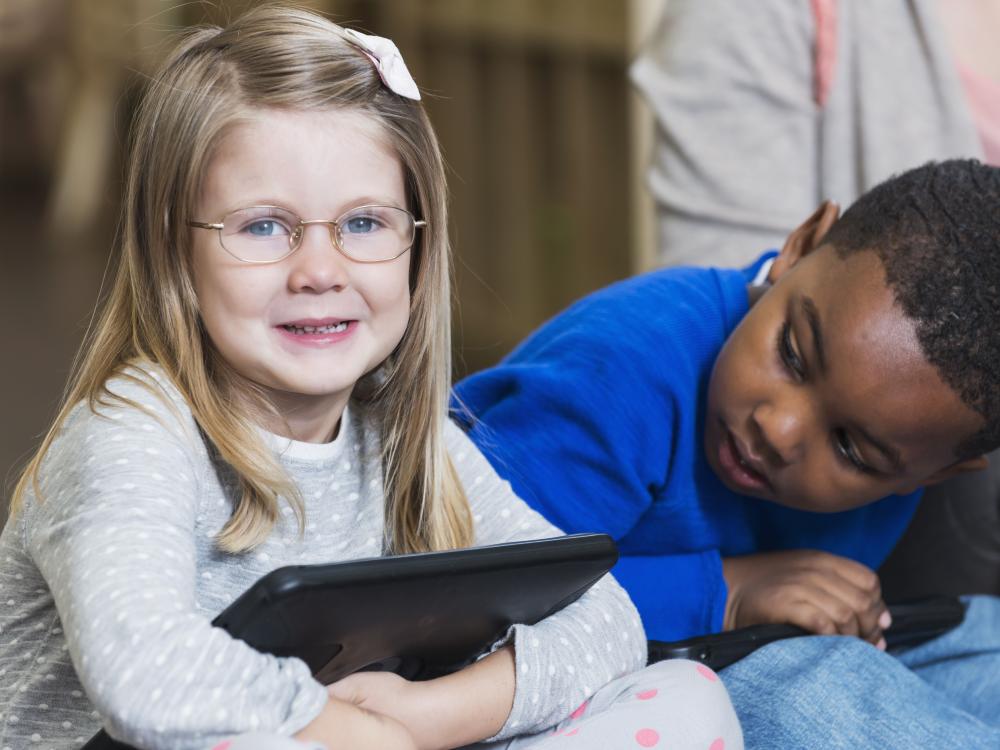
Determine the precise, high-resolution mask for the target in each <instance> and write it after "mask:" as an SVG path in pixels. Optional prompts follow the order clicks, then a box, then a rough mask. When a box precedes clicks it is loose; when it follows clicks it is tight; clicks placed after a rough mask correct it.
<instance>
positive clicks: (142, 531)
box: [0, 7, 741, 750]
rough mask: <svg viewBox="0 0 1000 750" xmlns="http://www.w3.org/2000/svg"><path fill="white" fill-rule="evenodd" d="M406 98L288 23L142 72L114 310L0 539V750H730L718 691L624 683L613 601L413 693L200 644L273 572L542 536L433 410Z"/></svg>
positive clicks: (371, 41)
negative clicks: (103, 739) (147, 81)
mask: <svg viewBox="0 0 1000 750" xmlns="http://www.w3.org/2000/svg"><path fill="white" fill-rule="evenodd" d="M418 98H419V93H418V91H417V87H416V85H415V84H414V83H413V81H412V79H411V78H410V77H409V74H408V73H407V72H406V68H405V66H404V65H403V62H402V59H401V58H400V57H399V55H398V52H397V51H396V49H395V47H394V46H393V45H392V43H391V42H388V41H387V40H383V39H377V38H373V37H367V36H364V35H360V34H356V33H354V32H350V31H348V30H344V29H341V28H339V27H337V26H335V25H333V24H331V23H329V22H327V21H326V20H324V19H322V18H320V17H317V16H315V15H311V14H309V13H306V12H303V11H293V10H282V9H278V8H273V7H266V8H259V9H257V10H255V11H252V12H250V13H248V14H247V15H245V16H244V17H243V18H242V19H240V20H238V21H236V22H234V23H233V24H231V25H230V26H229V27H228V28H225V29H218V28H209V29H202V30H199V31H196V32H194V33H192V34H191V35H189V36H188V37H187V39H186V40H185V41H184V42H183V43H182V44H181V45H180V47H179V48H178V49H177V51H176V52H175V53H174V54H173V55H172V56H171V57H170V59H169V60H167V62H166V63H165V64H164V66H163V68H162V70H161V71H160V72H159V74H158V75H156V76H155V77H154V79H153V82H152V84H151V86H150V88H149V90H148V92H147V94H146V96H145V99H144V101H143V103H142V105H141V107H140V110H139V113H138V118H137V121H136V125H135V129H134V132H133V138H132V146H131V154H130V162H129V169H130V171H129V179H128V184H127V193H126V204H125V218H124V231H123V238H122V257H121V261H120V266H119V269H118V273H117V276H116V279H115V282H114V286H113V288H112V291H111V294H110V297H109V299H108V300H107V303H106V305H105V307H104V310H103V312H102V314H101V316H100V318H99V320H98V322H97V324H96V325H95V327H94V330H93V332H92V334H91V335H90V338H89V340H88V341H87V343H86V344H85V346H84V348H83V350H82V351H83V354H82V357H81V360H80V363H79V367H78V370H77V373H76V375H75V377H74V379H73V381H72V383H71V384H70V388H69V391H68V397H67V399H66V404H65V406H64V408H63V409H62V411H61V413H60V414H59V415H58V417H57V419H56V421H55V424H54V426H53V427H52V429H51V430H50V432H49V434H48V435H47V436H46V437H45V440H44V442H43V443H42V446H41V448H40V450H39V452H38V454H37V455H36V456H35V458H34V459H33V461H32V462H31V463H30V465H29V466H28V467H27V469H26V471H25V473H24V475H23V476H22V478H21V481H20V483H19V484H18V486H17V488H16V490H15V495H14V498H13V504H12V512H11V520H10V522H9V523H8V524H7V526H6V528H5V529H4V532H3V536H2V540H0V546H2V548H3V549H2V555H3V560H4V563H3V566H2V573H0V578H2V581H0V584H2V587H3V600H4V601H5V602H6V604H5V607H4V610H3V622H2V633H3V639H2V643H0V675H2V676H3V683H2V689H0V711H2V720H0V721H2V723H0V727H2V729H0V746H4V747H6V746H10V747H19V748H20V747H29V746H34V745H35V743H41V744H39V745H38V746H39V747H46V748H49V747H51V748H71V747H74V748H75V747H79V746H80V744H81V743H82V742H83V741H84V740H85V738H87V737H89V736H90V734H92V733H93V732H94V731H96V730H97V729H98V728H99V727H100V726H101V724H102V723H103V725H104V726H105V727H106V728H107V730H108V731H109V733H110V734H111V735H112V736H114V737H115V738H118V739H120V740H122V741H124V742H126V743H128V744H131V745H135V746H138V747H142V748H170V749H171V750H178V749H187V748H192V749H197V750H202V749H203V748H208V747H211V746H212V745H213V744H214V743H217V742H219V741H220V740H222V739H224V738H225V737H227V736H236V739H235V741H234V743H233V745H232V747H234V748H235V747H239V746H240V745H244V746H247V747H252V746H272V747H279V746H282V745H284V744H287V743H292V742H293V740H291V739H287V738H289V737H292V736H294V737H295V738H296V739H297V740H300V741H305V742H317V743H322V745H324V746H325V747H327V748H330V750H335V749H337V748H450V747H457V746H461V745H465V744H468V743H471V742H477V741H481V740H484V739H487V738H492V740H493V741H496V742H501V743H504V744H505V745H506V746H508V747H514V746H517V747H522V746H524V747H528V746H530V747H542V746H548V745H549V744H558V743H563V742H573V743H574V744H577V745H579V746H580V747H595V748H596V747H609V746H629V745H636V743H638V746H644V747H653V746H655V745H656V744H658V742H659V738H660V736H661V734H662V735H663V736H664V737H668V736H669V739H670V746H671V747H675V748H676V747H698V748H709V747H711V748H713V750H721V748H723V747H726V748H739V747H741V738H740V732H739V727H738V724H737V722H736V719H735V716H734V714H733V712H732V708H731V706H730V704H729V701H728V697H727V695H726V693H725V691H724V688H722V686H721V683H719V682H718V681H717V680H716V679H715V677H714V675H713V674H711V673H710V672H707V671H702V672H699V670H698V668H697V667H696V665H694V664H691V663H686V662H676V663H669V664H664V665H660V666H658V667H656V668H653V669H651V670H645V671H642V672H639V673H637V674H634V675H632V676H629V677H625V675H628V674H629V673H631V672H633V670H636V669H637V668H639V667H641V666H642V664H643V662H644V658H645V637H644V634H643V631H642V628H641V625H640V622H639V619H638V617H637V615H636V612H635V609H634V608H633V607H632V605H631V603H630V602H629V600H628V598H627V596H626V595H625V594H624V592H623V591H622V589H621V588H620V587H619V586H618V585H617V584H616V583H615V582H614V580H612V579H611V578H610V577H606V578H605V579H604V580H602V581H601V582H599V583H598V584H597V585H595V586H594V587H593V588H592V589H591V590H590V591H589V592H588V593H587V594H586V595H585V596H584V597H582V598H581V599H580V600H579V601H578V602H577V603H575V604H572V605H570V606H569V607H567V608H566V609H565V610H563V611H561V612H559V613H558V614H555V615H553V616H552V617H550V618H548V619H546V620H545V621H543V622H541V623H539V624H538V625H536V626H532V627H527V626H520V625H519V626H516V627H514V628H512V629H511V632H510V633H509V634H508V636H507V637H506V638H505V639H504V641H503V642H502V643H499V644H497V646H496V647H495V648H494V649H493V651H492V653H490V654H489V655H487V656H485V657H484V658H482V659H481V660H480V661H478V662H477V663H475V664H474V665H472V666H470V667H468V668H467V669H465V670H463V671H462V672H459V673H457V674H454V675H450V676H448V677H444V678H442V679H439V680H432V681H429V682H423V683H410V682H407V681H405V680H402V679H401V678H398V677H396V676H395V675H391V674H371V673H369V674H359V675H355V676H352V677H349V678H347V679H346V680H343V681H341V682H339V683H337V684H334V685H332V686H330V687H329V688H327V687H325V686H323V685H321V684H320V683H318V682H316V681H315V680H314V679H313V678H312V676H311V675H310V674H309V671H308V669H307V668H306V667H305V665H304V663H303V662H301V661H299V660H297V659H294V658H277V657H274V656H271V655H266V654H262V653H259V652H257V651H255V650H253V649H251V648H250V647H248V646H247V645H246V644H244V643H242V642H240V641H236V640H234V639H232V638H230V637H229V636H227V635H226V634H225V633H224V632H222V631H221V630H218V629H215V628H212V627H211V626H210V620H211V618H212V616H213V615H215V614H216V613H218V612H219V611H220V610H222V609H223V608H224V607H225V606H226V605H227V604H228V603H229V602H230V601H231V600H232V599H233V598H234V597H235V596H237V595H238V594H239V593H240V592H241V591H243V590H244V589H246V588H247V587H248V586H249V585H250V584H251V583H252V582H253V581H254V580H256V579H258V578H259V577H260V576H262V575H264V574H265V573H267V572H269V571H270V570H273V569H274V568H276V567H279V566H282V565H287V564H299V563H321V562H330V561H333V560H344V559H350V558H357V557H366V556H372V555H378V554H397V553H406V552H417V551H425V550H440V549H447V548H454V547H461V546H467V545H470V544H477V543H495V542H503V541H510V540H515V539H527V538H533V537H544V536H552V535H554V534H557V533H559V532H558V531H557V530H556V529H555V528H553V527H552V526H550V525H549V524H548V523H546V522H545V521H544V520H543V519H542V518H541V517H540V516H538V515H536V514H535V513H533V512H532V511H530V510H529V509H528V508H527V507H526V506H525V505H523V504H522V503H521V502H520V501H519V500H518V499H517V498H516V497H515V496H513V494H512V493H511V491H510V488H509V486H508V485H507V484H506V483H504V482H502V481H500V480H499V479H498V478H497V476H496V475H495V474H494V473H493V471H492V470H491V469H490V467H489V465H488V463H487V462H486V461H485V460H484V459H483V458H482V456H481V455H480V454H479V453H478V451H477V450H476V449H475V448H474V447H473V446H472V444H471V443H470V442H469V441H468V440H467V439H466V437H465V436H464V435H463V434H462V433H461V432H460V431H459V430H458V429H457V428H456V427H455V426H454V425H453V424H452V423H451V422H449V421H448V419H447V416H446V408H447V397H448V388H449V385H448V384H449V367H448V360H449V356H450V342H449V325H450V323H449V287H448V276H449V248H448V241H447V231H446V230H447V217H446V211H445V182H444V172H443V167H442V161H441V156H440V153H439V151H438V146H437V142H436V140H435V137H434V135H433V132H432V130H431V127H430V124H429V122H428V120H427V117H426V115H425V114H424V111H423V109H422V108H421V106H420V104H419V103H418V101H417V99H418ZM606 683H610V684H606ZM602 684H604V685H605V687H603V688H601V685H602ZM588 699H589V702H588V703H586V704H585V705H581V703H582V702H583V701H585V700H588ZM577 706H580V707H579V708H577V710H576V711H573V709H574V707H577ZM571 712H573V713H572V714H571ZM554 726H555V727H556V729H557V731H556V734H554V735H553V734H551V733H550V732H548V731H546V730H550V729H551V728H552V727H554ZM542 732H545V734H544V735H543V734H541V733H542ZM262 733H263V734H262ZM269 737H270V739H269ZM282 738H286V739H282ZM685 743H686V744H685Z"/></svg>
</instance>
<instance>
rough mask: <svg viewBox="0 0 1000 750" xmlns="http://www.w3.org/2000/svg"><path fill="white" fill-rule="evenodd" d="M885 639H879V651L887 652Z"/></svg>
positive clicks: (877, 646)
mask: <svg viewBox="0 0 1000 750" xmlns="http://www.w3.org/2000/svg"><path fill="white" fill-rule="evenodd" d="M885 645H886V644H885V638H879V639H878V643H876V644H875V648H877V649H878V650H879V651H885Z"/></svg>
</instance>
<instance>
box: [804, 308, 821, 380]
mask: <svg viewBox="0 0 1000 750" xmlns="http://www.w3.org/2000/svg"><path fill="white" fill-rule="evenodd" d="M802 311H803V312H804V313H805V314H806V320H807V321H808V323H809V328H810V330H811V331H812V338H813V349H815V350H816V359H817V360H819V369H820V372H822V373H823V374H826V349H824V348H823V327H822V326H821V325H820V323H819V308H817V307H816V303H815V302H813V300H812V297H807V296H805V295H803V296H802Z"/></svg>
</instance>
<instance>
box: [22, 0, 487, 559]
mask: <svg viewBox="0 0 1000 750" xmlns="http://www.w3.org/2000/svg"><path fill="white" fill-rule="evenodd" d="M269 108H270V109H285V110H289V109H290V110H310V109H331V108H332V109H337V110H342V111H343V110H349V111H354V112H360V113H362V114H364V115H366V116H368V117H370V118H372V120H373V121H375V122H377V123H378V124H379V125H380V126H381V129H382V131H383V133H384V137H385V138H386V139H387V142H388V143H389V144H391V145H392V146H393V147H394V149H395V150H396V153H397V154H398V155H399V158H400V160H401V162H402V164H403V168H404V172H405V175H406V188H407V194H408V200H409V201H410V203H411V205H410V206H409V208H410V210H411V211H412V212H413V213H414V214H415V215H416V216H417V217H418V218H422V219H424V220H426V221H427V227H426V228H425V229H423V230H421V231H420V232H419V233H418V238H417V242H416V244H415V245H414V246H413V248H412V249H411V251H410V253H411V260H410V263H411V265H410V287H411V303H410V319H409V324H408V326H407V329H406V332H405V334H404V335H403V338H402V340H401V341H400V343H399V345H398V346H397V348H396V350H395V351H394V352H393V353H392V354H391V355H390V356H389V358H388V359H387V360H386V361H385V362H384V363H383V364H382V365H381V366H380V367H379V368H378V370H377V371H376V372H375V373H370V374H369V375H368V376H366V377H365V378H363V379H362V381H361V382H360V383H359V384H358V387H357V388H356V389H355V393H354V395H353V398H354V399H355V400H356V401H360V402H362V404H363V408H364V411H365V412H366V413H368V414H371V415H372V416H373V417H374V419H375V421H376V423H377V424H378V425H379V430H380V436H381V445H382V468H383V475H384V492H385V499H386V505H385V529H386V540H387V543H388V547H389V549H390V550H391V551H393V552H417V551H427V550H438V549H447V548H452V547H460V546H467V545H468V544H470V543H471V540H472V521H471V514H470V512H469V507H468V502H467V500H466V497H465V493H464V491H463V489H462V486H461V483H460V482H459V480H458V477H457V474H456V472H455V469H454V466H453V465H452V463H451V461H450V460H449V458H448V454H447V452H446V449H445V442H444V427H445V419H446V415H447V409H448V394H449V389H450V380H451V365H450V361H451V325H450V323H451V313H450V303H451V299H450V247H449V242H448V233H447V221H448V217H447V200H446V198H447V195H446V186H445V177H444V167H443V162H442V158H441V153H440V149H439V147H438V143H437V139H436V137H435V135H434V131H433V129H432V128H431V125H430V121H429V120H428V118H427V115H426V113H425V112H424V110H423V108H422V107H421V105H420V104H419V103H418V102H415V101H412V100H410V99H405V98H402V97H400V96H398V95H396V94H394V93H392V92H391V91H390V90H388V89H387V88H386V87H385V86H384V85H383V84H382V82H381V80H380V78H379V77H378V74H377V72H376V71H375V69H374V66H373V65H372V63H371V61H370V60H369V59H368V58H367V57H365V55H364V54H363V53H362V52H361V51H359V50H358V49H357V48H355V47H354V46H351V44H349V43H348V42H347V41H345V38H344V34H343V31H342V29H340V28H339V27H338V26H336V25H335V24H333V23H331V22H329V21H327V20H326V19H324V18H322V17H321V16H318V15H315V14H313V13H310V12H308V11H304V10H298V9H290V8H280V7H275V6H272V5H268V6H264V7H258V8H256V9H254V10H251V11H249V12H247V13H246V14H244V15H243V16H241V17H240V18H239V19H237V20H236V21H234V22H233V23H231V24H230V25H229V26H227V27H226V28H224V29H223V28H218V27H210V28H199V29H195V30H193V31H191V32H190V33H188V34H187V35H186V37H185V38H184V39H183V40H182V41H181V43H180V44H179V45H178V47H177V49H176V50H175V51H174V52H173V54H172V55H171V56H170V57H169V58H168V59H167V60H166V61H165V62H164V64H163V65H162V67H161V69H160V70H159V72H158V73H157V74H156V75H155V76H154V77H153V79H152V81H151V83H150V84H149V86H148V88H147V90H146V93H145V95H144V97H143V100H142V102H141V104H140V106H139V109H138V112H137V116H136V119H135V122H134V125H133V128H132V133H131V143H130V149H129V157H128V162H127V165H128V172H127V174H128V177H127V182H126V186H125V196H124V207H123V219H122V223H123V226H122V232H121V261H120V265H119V266H118V269H117V273H116V275H115V278H114V281H113V284H112V287H111V289H110V292H109V295H108V297H107V300H106V302H105V303H104V305H103V307H102V309H101V311H100V313H99V315H98V317H97V320H96V322H95V324H94V325H93V326H92V329H91V331H90V333H88V335H87V337H86V339H85V341H84V342H83V345H82V347H81V350H80V353H79V354H78V357H77V362H76V365H75V367H74V372H73V375H72V377H71V379H70V382H69V384H68V386H67V390H66V395H65V398H64V402H63V405H62V407H61V409H60V412H59V414H58V415H57V416H56V419H55V421H54V424H53V426H52V427H51V428H50V430H49V432H48V433H47V435H46V436H45V438H44V440H43V441H42V444H41V446H40V447H39V449H38V451H37V452H36V454H35V455H34V457H33V458H32V460H31V461H30V463H29V464H28V465H27V467H26V468H25V470H24V472H23V473H22V474H21V477H20V479H19V481H18V483H17V486H16V487H15V489H14V496H13V499H12V502H11V514H13V513H15V512H17V509H18V507H19V506H20V504H21V503H22V502H23V498H24V494H25V491H26V490H27V488H28V486H29V484H30V485H31V486H32V488H33V491H34V492H35V493H36V495H37V494H38V493H39V481H38V476H39V470H40V467H41V464H42V460H43V459H44V457H45V454H46V452H47V451H48V449H49V447H50V445H51V443H52V440H53V438H54V436H55V434H56V433H57V432H58V430H59V428H60V427H61V425H62V424H63V422H64V421H65V420H66V417H67V415H68V414H69V413H70V411H71V410H72V409H73V407H74V406H75V405H76V404H78V403H80V402H81V401H86V402H87V403H88V405H89V407H90V408H91V409H96V407H97V406H98V405H99V404H103V403H107V402H108V400H109V399H111V400H119V401H121V400H122V399H121V398H120V397H118V396H116V395H115V394H113V393H111V392H110V391H109V390H108V387H107V382H108V380H109V379H110V378H112V377H114V376H125V377H128V373H129V370H130V364H131V363H134V362H143V361H145V362H150V363H154V364H156V365H158V366H159V367H160V368H162V369H163V371H164V372H165V373H166V374H167V376H168V377H169V378H170V380H171V381H172V382H173V384H174V385H175V386H176V387H177V388H178V389H179V390H180V392H181V393H182V394H183V396H184V398H185V399H186V401H187V403H188V405H189V406H190V408H191V411H192V413H193V415H194V418H195V420H196V422H197V423H198V425H199V427H200V429H201V430H202V432H203V433H204V435H205V436H206V437H207V439H208V441H209V444H210V447H211V449H212V451H213V453H214V454H215V455H216V456H217V458H218V459H219V460H221V461H223V462H224V463H226V464H228V465H229V467H231V469H232V470H233V471H234V472H235V475H236V476H237V477H238V481H239V490H240V492H239V494H240V496H239V498H238V499H237V501H236V503H235V507H234V510H233V513H232V516H231V517H230V519H229V521H228V522H227V524H226V525H225V526H224V527H223V529H222V530H221V532H220V533H219V536H218V538H217V540H216V541H217V544H218V546H219V547H220V548H221V549H223V550H226V551H229V552H240V551H245V550H248V549H251V548H253V547H254V546H255V545H257V544H259V543H261V542H262V541H263V540H264V539H265V538H266V537H267V535H268V534H269V533H270V531H271V529H272V527H273V526H274V524H275V521H276V519H277V518H278V512H279V498H280V497H284V498H285V499H286V500H287V501H288V502H290V503H291V504H292V506H293V508H295V511H296V514H297V515H298V518H299V523H300V525H301V524H302V523H303V522H304V514H303V509H302V501H301V498H300V497H299V493H298V492H297V490H296V487H295V485H294V483H293V482H292V481H291V479H290V478H289V477H288V475H287V474H286V473H285V472H284V471H283V469H282V468H281V465H280V464H279V463H278V461H277V460H276V458H275V457H274V455H273V454H272V452H271V451H270V450H269V449H268V448H267V446H266V445H265V444H264V443H263V441H262V439H261V437H260V436H259V434H258V433H257V431H256V425H257V424H259V423H260V420H261V418H262V416H263V415H265V414H273V413H274V407H273V406H272V405H271V404H270V403H269V402H268V401H267V399H266V398H265V396H264V394H263V391H262V390H261V389H260V388H258V387H255V386H254V385H253V384H251V383H249V382H247V381H246V379H244V378H242V377H241V376H240V375H239V374H237V373H236V372H235V371H234V370H233V369H232V367H231V366H230V365H229V364H228V363H227V362H226V361H225V360H224V359H223V358H222V357H221V355H220V354H219V352H218V351H217V350H216V348H215V347H214V345H213V344H212V342H211V341H210V340H209V338H208V336H207V335H206V333H205V331H204V329H203V327H202V325H201V323H200V319H199V313H198V301H197V297H196V295H195V292H194V286H193V283H192V272H191V269H192V264H191V244H192V243H191V235H190V232H191V230H190V229H189V228H188V221H189V220H190V219H192V218H194V217H193V215H192V211H193V210H194V204H195V201H196V199H197V196H198V194H199V191H200V189H201V183H202V178H203V173H204V169H205V166H206V165H207V164H208V162H209V160H210V158H211V156H212V153H213V149H214V148H215V146H216V145H217V144H218V142H219V140H220V138H221V137H222V135H223V134H225V132H226V131H227V130H228V129H229V128H231V127H232V126H233V125H234V124H235V123H237V122H239V121H240V119H241V118H242V117H244V116H245V115H246V113H247V112H248V111H250V110H257V109H269ZM234 405H235V408H234Z"/></svg>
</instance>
